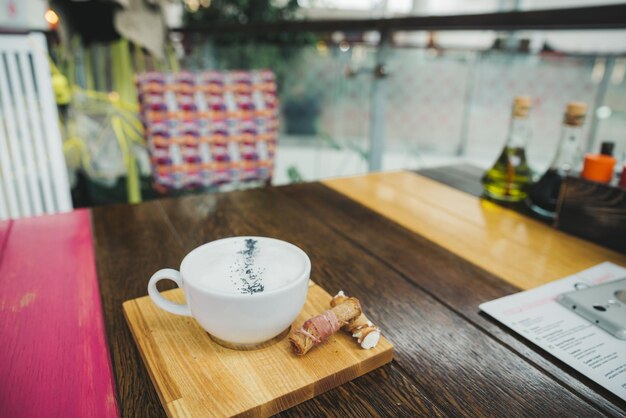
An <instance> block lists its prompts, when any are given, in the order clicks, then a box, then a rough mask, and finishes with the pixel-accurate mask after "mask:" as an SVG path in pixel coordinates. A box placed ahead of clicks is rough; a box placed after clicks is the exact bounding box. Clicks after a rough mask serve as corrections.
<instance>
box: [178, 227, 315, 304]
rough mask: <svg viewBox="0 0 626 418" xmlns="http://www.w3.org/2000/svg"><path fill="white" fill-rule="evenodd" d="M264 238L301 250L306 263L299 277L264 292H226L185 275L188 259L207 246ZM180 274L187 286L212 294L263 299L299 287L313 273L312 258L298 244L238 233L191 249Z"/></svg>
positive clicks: (225, 296)
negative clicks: (187, 277)
mask: <svg viewBox="0 0 626 418" xmlns="http://www.w3.org/2000/svg"><path fill="white" fill-rule="evenodd" d="M259 238H260V239H262V240H272V241H278V242H280V243H281V244H284V245H287V246H290V247H292V248H293V249H295V250H296V252H299V253H300V254H301V255H302V256H303V257H304V261H305V265H304V269H303V271H302V274H300V275H299V276H298V278H297V279H295V280H293V281H291V282H289V283H288V284H287V285H285V286H282V287H279V288H277V289H272V290H269V291H267V292H266V291H263V292H258V293H253V294H239V293H231V292H224V291H221V290H218V289H213V288H209V287H203V286H198V285H196V284H195V283H193V281H190V280H187V279H186V278H185V277H186V275H185V272H184V270H185V265H186V262H187V260H189V259H191V257H192V256H193V255H194V254H197V253H198V252H200V251H202V250H204V249H205V248H206V247H209V246H212V245H215V244H217V243H219V242H222V241H230V240H234V239H259ZM180 274H181V276H182V279H183V286H185V287H187V286H189V287H192V288H193V289H194V290H197V291H199V292H204V293H210V294H214V295H218V296H220V297H224V298H231V299H237V300H241V299H244V298H245V299H248V298H254V299H262V298H264V297H269V296H272V295H275V294H279V293H283V292H285V291H287V290H290V289H292V288H294V287H297V286H298V285H299V284H300V283H301V282H302V281H303V280H306V281H308V280H309V278H310V275H311V260H310V259H309V256H308V255H307V254H306V253H305V252H304V251H303V250H302V249H301V248H300V247H298V246H296V245H294V244H292V243H290V242H287V241H283V240H281V239H277V238H272V237H262V236H252V235H250V236H249V235H240V236H239V235H238V236H232V237H225V238H220V239H217V240H214V241H210V242H207V243H205V244H202V245H200V246H198V247H196V248H194V249H193V250H191V251H190V252H189V253H188V254H187V255H186V256H185V257H184V258H183V261H181V263H180Z"/></svg>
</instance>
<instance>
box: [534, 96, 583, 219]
mask: <svg viewBox="0 0 626 418" xmlns="http://www.w3.org/2000/svg"><path fill="white" fill-rule="evenodd" d="M586 113H587V105H586V104H584V103H579V102H572V103H568V105H567V108H566V110H565V117H564V119H563V128H562V129H561V138H560V139H559V145H558V148H557V152H556V155H555V156H554V159H553V160H552V163H551V164H550V167H549V168H548V170H547V171H546V172H545V173H544V174H543V176H541V178H540V179H539V181H537V183H535V184H534V185H533V187H532V188H531V190H530V193H529V195H528V199H527V203H528V206H530V208H531V209H532V210H533V211H534V212H535V213H537V214H539V215H541V216H543V217H546V218H554V217H555V216H556V206H557V202H558V200H559V193H560V191H561V183H562V182H563V179H564V178H565V177H566V176H568V175H574V174H577V173H578V172H579V171H580V166H581V164H582V150H581V138H582V126H583V123H584V121H585V115H586Z"/></svg>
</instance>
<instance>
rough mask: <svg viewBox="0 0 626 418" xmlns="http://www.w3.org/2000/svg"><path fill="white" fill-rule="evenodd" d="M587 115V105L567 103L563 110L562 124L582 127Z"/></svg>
mask: <svg viewBox="0 0 626 418" xmlns="http://www.w3.org/2000/svg"><path fill="white" fill-rule="evenodd" d="M586 115H587V105H586V104H585V103H582V102H569V103H568V104H567V108H566V109H565V120H564V122H565V123H566V124H568V125H571V126H582V124H583V123H585V116H586Z"/></svg>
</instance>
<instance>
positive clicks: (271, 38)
mask: <svg viewBox="0 0 626 418" xmlns="http://www.w3.org/2000/svg"><path fill="white" fill-rule="evenodd" d="M298 8H299V6H298V2H297V0H284V1H276V0H213V1H212V2H210V5H209V7H200V8H199V9H198V10H197V11H190V10H186V12H185V15H184V22H185V25H186V26H187V27H189V28H202V27H206V26H211V25H219V24H247V23H258V22H277V21H286V20H294V19H296V18H297V11H298ZM314 41H315V37H314V36H313V35H312V34H310V33H287V32H272V31H267V32H254V33H234V32H228V33H212V34H211V35H210V37H209V42H210V43H211V45H212V48H211V53H212V55H213V59H214V61H215V64H216V65H217V67H218V68H221V69H236V68H240V69H254V68H270V69H272V70H273V71H274V72H275V73H276V75H277V78H278V84H279V87H280V86H281V85H282V80H283V79H284V74H285V72H286V71H288V70H289V66H290V63H291V62H293V60H294V59H295V58H296V57H297V56H298V55H299V53H300V51H301V50H302V48H301V47H302V46H307V45H312V44H313V43H314Z"/></svg>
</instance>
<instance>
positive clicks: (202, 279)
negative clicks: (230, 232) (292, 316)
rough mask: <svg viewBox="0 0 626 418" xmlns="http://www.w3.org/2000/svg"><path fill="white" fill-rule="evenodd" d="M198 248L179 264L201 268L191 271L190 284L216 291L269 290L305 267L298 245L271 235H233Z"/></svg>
mask: <svg viewBox="0 0 626 418" xmlns="http://www.w3.org/2000/svg"><path fill="white" fill-rule="evenodd" d="M198 250H199V252H200V254H198V255H197V256H196V255H195V254H194V253H191V254H189V257H188V258H186V261H185V263H187V265H185V266H184V267H183V268H189V269H193V270H194V271H201V273H199V274H198V275H194V277H193V279H192V280H193V281H194V284H196V285H197V286H199V287H202V288H205V289H208V290H213V291H218V292H225V293H233V294H242V295H254V294H257V293H263V292H271V291H273V290H276V289H280V288H281V287H284V286H287V285H288V284H289V283H291V282H293V281H294V280H297V279H298V278H299V277H300V276H302V275H303V274H304V273H305V272H306V271H307V269H308V267H309V262H308V259H307V257H306V255H305V254H304V253H303V252H302V250H301V249H299V248H298V247H296V246H294V245H292V244H289V243H286V242H284V241H280V240H276V239H271V238H263V237H237V238H233V239H226V240H220V241H215V242H212V243H210V244H207V247H206V248H202V247H200V248H199V249H198Z"/></svg>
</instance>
